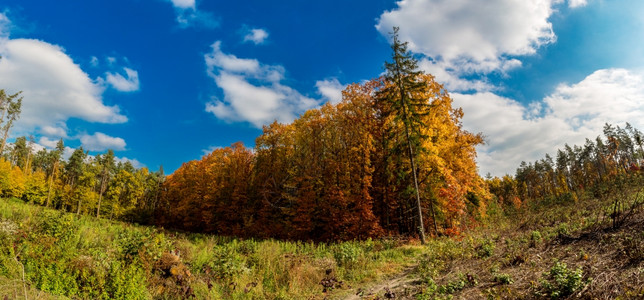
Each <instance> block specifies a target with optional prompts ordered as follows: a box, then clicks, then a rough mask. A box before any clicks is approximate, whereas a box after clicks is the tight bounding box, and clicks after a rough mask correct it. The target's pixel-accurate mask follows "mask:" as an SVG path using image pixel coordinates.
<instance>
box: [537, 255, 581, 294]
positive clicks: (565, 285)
mask: <svg viewBox="0 0 644 300" xmlns="http://www.w3.org/2000/svg"><path fill="white" fill-rule="evenodd" d="M540 281H541V291H539V292H538V294H539V295H540V296H544V297H550V298H552V299H559V298H565V297H568V296H570V295H572V294H573V293H574V292H576V291H578V290H579V289H581V288H582V287H583V286H585V285H586V282H584V280H583V270H582V269H581V268H577V269H576V270H574V271H573V270H570V269H568V267H567V266H566V264H565V263H561V262H555V265H554V266H552V268H551V269H550V272H546V273H543V276H542V279H541V280H540Z"/></svg>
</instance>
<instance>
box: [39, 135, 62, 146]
mask: <svg viewBox="0 0 644 300" xmlns="http://www.w3.org/2000/svg"><path fill="white" fill-rule="evenodd" d="M58 141H59V140H56V139H50V138H48V137H45V136H43V137H41V138H40V140H38V143H39V144H40V145H42V146H44V147H45V148H48V149H54V148H56V145H57V144H58Z"/></svg>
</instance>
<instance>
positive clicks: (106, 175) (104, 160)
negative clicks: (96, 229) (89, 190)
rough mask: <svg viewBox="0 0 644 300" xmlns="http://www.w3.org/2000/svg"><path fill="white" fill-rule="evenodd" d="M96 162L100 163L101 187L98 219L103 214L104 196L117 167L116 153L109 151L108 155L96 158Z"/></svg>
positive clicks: (99, 189) (97, 208)
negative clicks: (102, 202)
mask: <svg viewBox="0 0 644 300" xmlns="http://www.w3.org/2000/svg"><path fill="white" fill-rule="evenodd" d="M96 162H97V163H98V165H99V167H100V169H101V171H100V175H99V176H100V178H99V181H100V186H99V188H98V203H97V205H96V217H97V218H98V217H100V214H101V201H102V200H103V194H104V193H105V190H106V189H107V186H108V183H109V180H110V177H111V176H112V172H113V170H114V168H115V167H116V166H115V164H114V151H112V149H109V150H107V153H105V154H103V155H97V156H96Z"/></svg>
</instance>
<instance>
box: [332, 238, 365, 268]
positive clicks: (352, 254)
mask: <svg viewBox="0 0 644 300" xmlns="http://www.w3.org/2000/svg"><path fill="white" fill-rule="evenodd" d="M361 254H362V248H360V246H358V245H355V244H354V243H351V242H345V243H341V244H338V245H337V246H336V247H335V248H334V249H333V258H335V261H336V263H337V264H338V265H339V266H349V265H352V264H355V263H356V262H358V258H359V257H360V255H361Z"/></svg>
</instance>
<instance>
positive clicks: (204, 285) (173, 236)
mask: <svg viewBox="0 0 644 300" xmlns="http://www.w3.org/2000/svg"><path fill="white" fill-rule="evenodd" d="M450 247H451V246H450ZM422 249H423V248H421V247H417V246H406V245H404V243H398V244H397V243H393V242H390V241H384V242H381V241H373V240H367V241H365V242H346V243H338V244H324V243H311V242H286V241H275V240H265V241H257V240H252V239H251V240H240V239H236V238H231V237H219V236H209V235H203V234H188V235H186V234H181V233H173V232H167V231H163V230H159V229H154V228H150V227H140V226H133V225H129V224H124V223H120V222H111V221H108V220H105V219H96V218H94V217H89V216H82V215H81V216H76V215H75V214H71V213H64V212H61V211H56V210H51V209H46V208H43V207H39V206H33V205H30V204H26V203H25V202H24V201H22V200H19V199H14V200H7V199H0V284H5V281H2V280H4V279H5V278H6V279H7V282H10V283H9V285H6V286H5V285H2V288H0V296H4V295H8V296H9V299H12V298H14V297H16V296H15V295H16V294H15V291H22V279H21V278H22V270H23V266H24V273H25V284H26V285H27V286H28V287H31V288H32V289H38V290H40V291H41V293H43V295H45V296H44V297H45V298H47V296H48V295H54V296H60V297H68V298H72V299H185V298H190V297H192V296H193V295H194V297H195V298H196V299H308V298H314V297H316V296H318V295H320V293H321V286H320V282H321V280H322V278H323V277H324V276H325V274H326V273H325V272H326V271H327V270H331V271H332V272H333V273H332V274H333V276H335V278H336V279H337V280H338V281H343V282H346V283H350V284H355V283H358V282H362V281H364V280H378V279H379V278H382V277H384V276H386V275H387V274H391V273H394V272H396V273H397V272H400V270H401V269H402V267H401V266H402V265H405V264H408V262H409V261H411V260H413V259H412V258H415V257H416V256H418V255H419V254H420V253H421V252H423V251H421V250H422ZM4 291H11V292H10V293H5V292H4ZM17 295H21V294H17ZM30 295H31V294H30ZM33 295H36V294H33ZM41 296H42V295H40V296H38V297H41ZM34 297H35V296H34ZM29 298H31V297H29Z"/></svg>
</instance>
